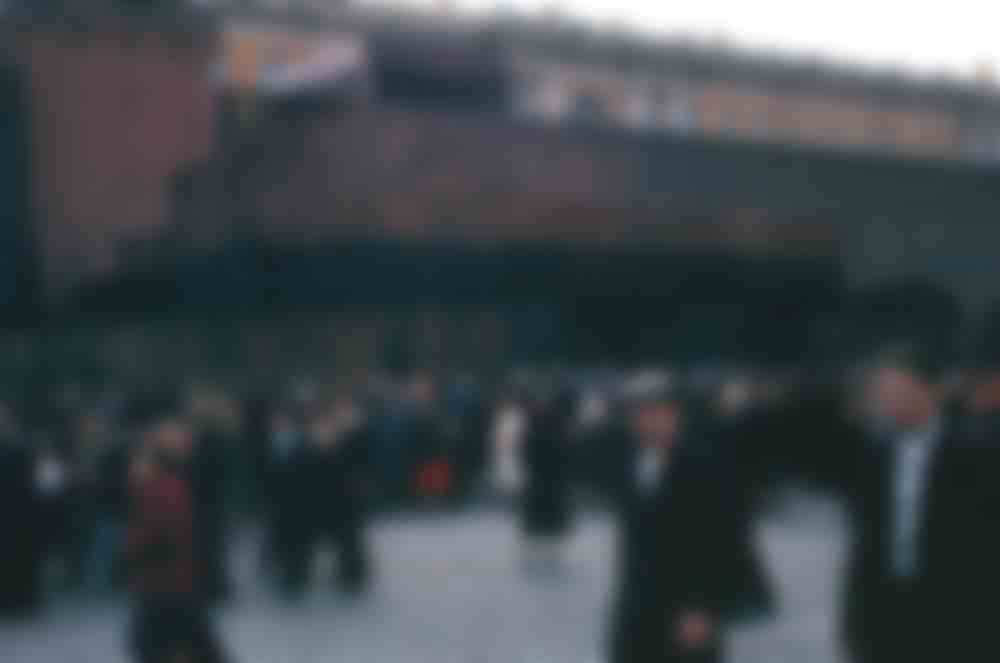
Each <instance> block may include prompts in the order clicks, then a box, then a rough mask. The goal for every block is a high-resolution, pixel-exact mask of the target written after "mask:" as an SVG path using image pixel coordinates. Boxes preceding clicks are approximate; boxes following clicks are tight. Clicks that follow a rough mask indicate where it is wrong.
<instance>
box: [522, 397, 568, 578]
mask: <svg viewBox="0 0 1000 663" xmlns="http://www.w3.org/2000/svg"><path fill="white" fill-rule="evenodd" d="M573 406H574V400H573V397H572V394H571V393H570V392H569V391H565V392H563V393H560V394H559V395H558V396H556V397H554V398H553V399H552V400H551V401H549V402H544V403H538V404H537V405H536V406H535V407H534V408H532V412H531V415H530V419H529V421H528V424H527V425H528V429H527V434H526V436H525V439H524V443H523V446H522V449H521V454H522V465H523V468H524V489H523V494H522V501H521V522H522V527H523V529H524V533H525V536H526V537H527V545H528V550H527V553H528V555H529V556H528V558H527V559H526V562H528V563H529V564H530V563H533V562H535V561H538V562H539V563H542V564H546V563H547V564H558V562H559V558H560V555H559V550H558V548H559V544H560V543H561V541H562V540H563V538H564V537H565V535H566V533H567V532H568V531H569V528H570V524H571V519H572V496H571V491H572V482H571V474H572V460H571V452H572V449H571V443H572V440H571V434H572V425H573V415H574V410H573ZM536 558H537V559H536Z"/></svg>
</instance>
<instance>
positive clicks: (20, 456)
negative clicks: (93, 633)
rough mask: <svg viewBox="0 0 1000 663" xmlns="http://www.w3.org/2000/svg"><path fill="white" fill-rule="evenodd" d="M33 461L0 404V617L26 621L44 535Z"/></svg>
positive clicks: (34, 599)
mask: <svg viewBox="0 0 1000 663" xmlns="http://www.w3.org/2000/svg"><path fill="white" fill-rule="evenodd" d="M34 470H35V458H34V454H33V453H32V451H31V449H30V448H29V447H28V446H27V445H26V444H25V443H24V441H23V438H22V437H21V435H20V434H19V432H18V430H17V426H16V424H15V422H14V418H13V415H12V413H11V411H10V409H9V408H8V407H7V406H6V404H0V520H2V522H3V523H5V532H6V536H5V540H4V543H3V545H0V617H25V616H28V615H30V614H32V613H33V612H34V611H35V610H37V609H38V607H39V606H40V602H41V566H42V565H41V552H42V548H43V537H44V532H43V531H42V529H41V527H40V519H41V508H40V506H41V505H40V503H39V496H38V493H37V491H36V487H35V471H34Z"/></svg>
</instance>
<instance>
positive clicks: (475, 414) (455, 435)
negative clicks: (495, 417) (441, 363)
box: [446, 375, 489, 499]
mask: <svg viewBox="0 0 1000 663" xmlns="http://www.w3.org/2000/svg"><path fill="white" fill-rule="evenodd" d="M446 410H447V418H448V422H449V423H448V428H449V431H448V432H449V437H450V438H451V439H452V440H453V444H454V448H453V453H452V457H453V459H454V463H455V497H456V498H458V499H464V498H468V497H470V496H471V494H472V492H473V490H474V489H475V488H476V487H477V486H479V484H480V480H481V478H482V474H483V470H484V468H485V465H486V459H487V441H488V440H487V428H488V424H489V422H488V417H487V408H486V403H485V398H484V395H483V388H482V385H481V384H480V383H479V382H478V381H477V380H476V379H475V378H473V377H472V376H471V375H460V376H458V377H457V378H456V379H455V380H453V381H452V382H451V383H450V384H449V388H448V392H447V402H446Z"/></svg>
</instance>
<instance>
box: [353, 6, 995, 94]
mask: <svg viewBox="0 0 1000 663" xmlns="http://www.w3.org/2000/svg"><path fill="white" fill-rule="evenodd" d="M362 1H365V0H362ZM367 1H368V2H372V3H373V4H383V5H384V4H398V5H416V6H425V7H427V6H430V7H434V6H437V7H441V6H447V5H451V6H453V7H455V8H457V9H459V10H466V11H469V12H478V11H482V10H490V9H495V8H496V7H498V6H499V7H504V8H507V9H509V10H513V11H517V12H524V13H536V12H543V11H545V10H546V9H550V8H553V7H558V8H559V11H560V12H561V13H563V14H566V15H569V16H573V17H580V18H583V19H586V20H590V21H593V22H595V23H596V24H597V25H598V26H600V25H602V24H604V25H608V26H611V25H615V24H617V25H625V26H628V27H630V28H632V29H635V30H639V31H643V32H655V33H662V34H665V35H675V34H681V35H689V36H694V37H701V38H706V39H709V38H715V37H724V38H726V39H727V40H728V41H729V42H730V43H732V44H734V45H737V46H743V47H749V48H765V49H769V50H780V51H788V52H791V53H798V54H802V55H806V56H821V57H828V58H832V59H835V60H842V61H847V62H854V63H857V64H866V65H871V66H875V67H891V68H899V69H909V70H916V71H921V72H926V73H938V72H942V73H944V72H946V73H950V74H953V75H962V76H970V75H972V74H973V73H974V72H975V70H976V68H977V65H979V64H982V63H984V62H993V63H994V64H997V65H1000V2H998V0H943V1H942V0H933V1H931V0H828V1H826V2H811V1H810V0H685V1H678V0H367Z"/></svg>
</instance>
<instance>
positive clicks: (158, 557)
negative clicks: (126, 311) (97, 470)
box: [126, 405, 223, 663]
mask: <svg viewBox="0 0 1000 663" xmlns="http://www.w3.org/2000/svg"><path fill="white" fill-rule="evenodd" d="M177 412H178V410H177V409H176V408H174V407H172V406H170V405H159V406H156V407H152V408H151V409H150V410H149V411H147V412H144V413H143V415H142V419H141V421H140V422H139V425H138V429H137V430H138V431H139V440H138V448H137V452H136V456H135V458H134V460H133V465H132V468H131V469H132V475H131V481H132V490H133V499H132V512H131V514H130V521H129V528H128V537H127V542H126V554H127V558H128V561H129V563H130V568H131V571H132V584H133V591H134V595H135V612H134V618H133V622H132V632H131V645H132V650H133V654H134V656H135V660H136V661H138V663H161V662H162V663H167V662H169V663H176V662H179V661H183V662H184V663H202V662H204V663H209V662H211V663H215V662H219V661H222V660H223V656H222V652H221V649H220V647H219V645H218V643H217V640H216V638H215V635H214V633H213V631H212V628H211V625H210V623H209V620H208V614H207V610H206V608H205V606H204V603H203V600H202V596H203V594H202V592H200V591H199V588H198V586H197V584H198V583H197V580H198V578H197V573H196V570H197V568H198V567H197V560H196V557H195V550H196V547H195V540H194V514H193V510H192V504H191V491H190V486H189V482H188V479H187V478H186V476H185V467H186V465H187V462H188V460H189V458H190V454H191V450H192V434H191V431H190V429H189V428H188V426H187V425H186V423H185V422H184V421H183V420H182V419H181V418H180V417H179V416H178V414H177Z"/></svg>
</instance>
